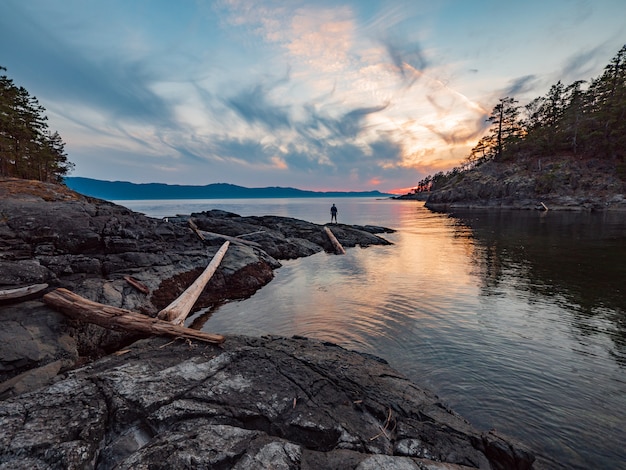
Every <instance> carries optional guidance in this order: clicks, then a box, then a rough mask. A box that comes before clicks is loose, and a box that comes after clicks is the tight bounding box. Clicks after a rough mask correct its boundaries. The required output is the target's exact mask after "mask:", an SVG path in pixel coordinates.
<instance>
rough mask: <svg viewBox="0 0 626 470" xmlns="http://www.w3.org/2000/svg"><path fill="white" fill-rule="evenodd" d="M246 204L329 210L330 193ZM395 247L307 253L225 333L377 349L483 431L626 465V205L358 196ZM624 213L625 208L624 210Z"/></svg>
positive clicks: (358, 210)
mask: <svg viewBox="0 0 626 470" xmlns="http://www.w3.org/2000/svg"><path fill="white" fill-rule="evenodd" d="M233 204H234V203H233V202H232V201H228V206H223V207H222V206H219V205H215V206H214V207H215V208H221V209H226V210H231V211H233V212H237V213H241V214H244V215H245V214H249V213H256V214H258V213H268V214H273V213H280V214H282V215H286V216H288V217H296V218H300V219H305V220H313V221H314V218H315V217H318V216H317V215H315V214H319V217H320V218H322V217H323V220H321V222H325V221H326V218H327V209H328V206H329V204H328V201H317V202H312V201H292V202H289V203H286V202H284V201H281V203H280V204H277V205H276V207H275V208H272V205H271V202H267V201H263V202H262V203H259V205H258V206H255V205H254V204H252V203H251V202H250V201H246V204H247V205H246V206H243V205H242V206H241V207H234V206H233ZM340 211H341V212H340V213H341V214H342V215H343V216H345V217H348V219H347V220H345V222H347V223H354V224H371V223H375V224H378V225H385V226H389V227H393V228H396V229H397V230H398V231H397V232H396V233H394V234H390V235H386V237H388V238H389V239H390V241H392V242H394V243H395V244H394V245H393V246H385V247H370V248H367V249H359V248H355V249H350V250H348V254H347V255H346V256H335V255H329V254H326V253H320V254H317V255H314V256H311V257H308V258H304V259H299V260H292V261H288V262H285V263H284V266H283V267H282V268H280V269H278V270H277V271H276V277H275V279H274V280H273V281H272V282H271V283H270V284H269V285H268V286H266V287H264V288H263V289H261V290H260V291H258V292H257V293H256V294H255V295H254V296H253V297H252V298H250V299H247V300H245V301H241V302H232V303H228V304H225V305H223V306H221V307H219V308H218V309H216V310H215V311H213V312H207V317H208V318H204V319H203V321H206V323H205V325H204V327H203V328H204V329H205V330H206V331H212V332H216V333H236V334H251V335H263V334H277V335H282V336H291V335H303V336H309V337H313V338H318V339H322V340H329V341H332V342H335V343H337V344H340V345H342V346H344V347H347V348H351V349H356V350H360V351H364V352H368V353H373V354H376V355H378V356H382V357H384V358H385V359H387V360H388V361H389V362H390V363H391V365H392V366H393V367H394V368H396V369H398V370H399V371H401V372H402V373H403V374H404V375H406V376H407V377H409V378H410V379H411V380H413V381H415V382H416V383H418V384H420V385H422V386H426V387H428V388H431V389H433V390H434V391H435V392H436V393H437V394H438V395H440V396H441V397H442V399H443V400H444V401H446V402H447V403H448V404H449V405H450V406H452V408H453V409H455V410H456V411H458V412H459V413H460V414H461V415H462V416H464V417H465V418H467V419H469V420H470V421H471V422H472V424H474V425H475V426H476V427H478V428H479V429H483V430H488V429H491V428H495V429H497V430H498V431H499V432H501V433H503V434H506V435H510V436H513V437H516V438H518V439H520V440H522V441H523V442H525V443H527V444H528V445H530V446H531V447H532V448H533V449H534V450H535V451H537V452H539V453H542V454H545V455H550V456H554V457H555V458H557V460H559V461H562V462H564V463H565V464H566V466H567V468H590V467H593V468H617V467H619V465H620V464H622V463H623V462H624V461H626V449H624V446H623V442H624V441H625V440H626V429H625V428H624V426H623V424H622V423H623V422H624V421H625V420H626V411H624V410H626V382H625V380H624V368H623V366H624V360H623V358H624V331H625V324H624V323H625V321H624V299H623V298H622V297H623V286H622V284H623V281H624V280H625V279H626V275H625V273H624V266H626V264H625V261H626V260H625V259H624V257H625V253H624V249H625V248H624V247H625V246H626V243H625V241H626V237H625V231H626V220H624V219H622V218H621V217H622V216H621V215H619V214H616V215H611V214H563V213H555V212H549V213H548V214H545V215H544V216H543V217H541V215H540V214H538V213H535V212H514V213H505V212H482V213H480V212H468V213H457V214H454V216H452V217H451V216H448V215H447V214H437V213H432V212H430V211H428V210H427V209H425V208H424V207H423V203H415V204H413V203H407V202H397V201H373V200H358V201H356V200H355V201H347V200H345V201H344V200H342V201H341V206H340ZM613 217H615V219H614V218H613Z"/></svg>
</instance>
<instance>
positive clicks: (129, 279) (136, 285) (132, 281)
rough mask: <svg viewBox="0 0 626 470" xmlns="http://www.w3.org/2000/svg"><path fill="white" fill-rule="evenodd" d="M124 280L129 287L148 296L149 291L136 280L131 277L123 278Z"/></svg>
mask: <svg viewBox="0 0 626 470" xmlns="http://www.w3.org/2000/svg"><path fill="white" fill-rule="evenodd" d="M124 280H125V281H126V282H128V283H129V284H130V285H131V286H133V287H134V288H135V289H137V290H138V291H139V292H143V293H144V294H149V293H150V289H148V287H147V286H146V285H145V284H142V283H141V282H139V281H138V280H137V279H135V278H134V277H132V276H124Z"/></svg>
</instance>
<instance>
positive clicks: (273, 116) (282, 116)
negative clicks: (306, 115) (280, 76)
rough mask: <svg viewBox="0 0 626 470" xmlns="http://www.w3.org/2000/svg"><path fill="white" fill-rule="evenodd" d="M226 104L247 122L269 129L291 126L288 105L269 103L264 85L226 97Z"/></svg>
mask: <svg viewBox="0 0 626 470" xmlns="http://www.w3.org/2000/svg"><path fill="white" fill-rule="evenodd" d="M226 104H227V105H228V106H230V107H231V108H232V109H233V110H234V111H235V112H236V113H237V114H238V115H239V116H241V117H242V118H243V119H244V120H245V121H246V122H248V123H249V124H261V125H263V126H264V127H266V128H267V129H269V130H276V129H279V128H289V127H291V118H290V117H289V107H288V106H277V105H275V104H272V103H270V102H269V101H268V89H267V87H266V86H264V85H261V84H259V85H256V86H254V87H253V88H252V89H250V90H246V91H242V92H240V93H238V94H237V95H235V96H233V97H232V98H229V99H227V100H226Z"/></svg>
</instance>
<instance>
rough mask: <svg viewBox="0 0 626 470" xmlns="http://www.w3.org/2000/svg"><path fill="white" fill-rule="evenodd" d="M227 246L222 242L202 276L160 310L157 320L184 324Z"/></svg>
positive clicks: (226, 243) (227, 243)
mask: <svg viewBox="0 0 626 470" xmlns="http://www.w3.org/2000/svg"><path fill="white" fill-rule="evenodd" d="M229 244H230V242H228V241H225V242H224V244H223V245H222V246H221V247H220V249H219V250H218V251H217V253H215V256H214V257H213V259H212V260H211V262H210V263H209V265H208V266H207V267H206V269H205V270H204V271H203V272H202V274H200V276H198V278H197V279H196V280H195V281H194V283H193V284H191V285H190V286H189V287H188V288H187V290H185V292H183V293H182V294H181V295H179V296H178V298H177V299H176V300H174V301H173V302H172V303H171V304H169V305H168V306H167V307H165V308H164V309H163V310H161V311H160V312H159V313H158V315H157V317H158V318H160V319H161V320H165V321H168V322H170V323H173V324H174V325H182V324H183V323H184V322H185V318H187V315H189V312H191V309H192V307H193V305H194V304H195V303H196V300H198V297H200V294H201V293H202V291H203V289H204V287H205V286H206V285H207V283H208V282H209V279H211V277H212V276H213V274H215V271H216V270H217V267H218V266H219V264H220V263H221V262H222V258H224V255H225V254H226V250H228V245H229Z"/></svg>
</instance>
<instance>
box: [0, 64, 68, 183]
mask: <svg viewBox="0 0 626 470" xmlns="http://www.w3.org/2000/svg"><path fill="white" fill-rule="evenodd" d="M0 71H6V68H4V67H0ZM44 113H45V108H44V107H43V106H41V105H40V104H39V102H38V101H37V98H35V97H34V96H31V95H30V94H29V93H28V91H27V90H26V89H25V88H24V87H17V86H16V85H15V84H14V83H13V81H12V80H11V79H9V78H8V77H7V76H6V75H2V76H0V176H12V177H17V178H25V179H37V180H41V181H51V182H57V183H59V182H61V181H62V178H63V176H64V175H66V174H67V173H68V172H69V171H71V170H72V168H73V167H74V165H73V164H72V163H70V162H69V161H68V159H67V154H66V153H65V150H64V148H65V144H64V143H63V140H62V139H61V136H60V135H59V133H58V132H51V131H50V130H49V129H48V124H47V119H48V118H47V117H46V116H45V114H44Z"/></svg>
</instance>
